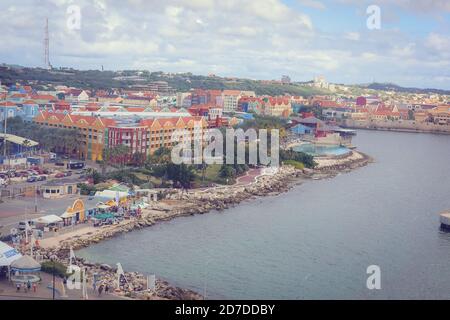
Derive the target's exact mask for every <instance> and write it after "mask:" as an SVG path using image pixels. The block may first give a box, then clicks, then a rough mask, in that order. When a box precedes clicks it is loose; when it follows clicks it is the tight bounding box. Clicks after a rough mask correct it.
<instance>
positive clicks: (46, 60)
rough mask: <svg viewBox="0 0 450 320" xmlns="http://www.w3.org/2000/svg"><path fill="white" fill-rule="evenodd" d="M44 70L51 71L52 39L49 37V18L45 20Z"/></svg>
mask: <svg viewBox="0 0 450 320" xmlns="http://www.w3.org/2000/svg"><path fill="white" fill-rule="evenodd" d="M44 68H45V69H51V68H52V67H51V65H50V37H49V35H48V18H46V19H45V36H44Z"/></svg>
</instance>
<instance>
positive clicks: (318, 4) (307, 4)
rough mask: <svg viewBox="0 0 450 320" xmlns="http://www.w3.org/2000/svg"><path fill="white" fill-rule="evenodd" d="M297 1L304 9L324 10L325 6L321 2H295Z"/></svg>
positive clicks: (301, 0) (299, 0)
mask: <svg viewBox="0 0 450 320" xmlns="http://www.w3.org/2000/svg"><path fill="white" fill-rule="evenodd" d="M297 1H298V2H299V3H300V4H301V5H303V6H305V7H310V8H314V9H319V10H324V9H326V6H325V5H324V4H323V3H322V2H321V1H317V0H297Z"/></svg>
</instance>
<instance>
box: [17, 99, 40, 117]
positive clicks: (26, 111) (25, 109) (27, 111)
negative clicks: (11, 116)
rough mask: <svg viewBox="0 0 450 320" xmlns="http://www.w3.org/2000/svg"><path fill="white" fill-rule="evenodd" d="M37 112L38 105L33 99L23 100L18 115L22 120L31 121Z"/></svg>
mask: <svg viewBox="0 0 450 320" xmlns="http://www.w3.org/2000/svg"><path fill="white" fill-rule="evenodd" d="M38 114H39V105H38V104H37V103H35V102H34V101H25V102H24V103H23V106H22V112H21V113H20V116H21V117H22V119H23V120H24V121H27V122H31V121H32V120H33V118H34V117H36V116H37V115H38Z"/></svg>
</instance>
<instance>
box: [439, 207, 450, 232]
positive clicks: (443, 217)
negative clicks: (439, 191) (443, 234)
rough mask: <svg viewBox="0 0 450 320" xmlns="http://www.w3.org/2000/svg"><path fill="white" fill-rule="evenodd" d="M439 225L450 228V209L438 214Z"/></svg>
mask: <svg viewBox="0 0 450 320" xmlns="http://www.w3.org/2000/svg"><path fill="white" fill-rule="evenodd" d="M440 221H441V227H442V228H444V229H447V230H450V210H447V211H444V212H442V213H441V214H440Z"/></svg>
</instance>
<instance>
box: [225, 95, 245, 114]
mask: <svg viewBox="0 0 450 320" xmlns="http://www.w3.org/2000/svg"><path fill="white" fill-rule="evenodd" d="M240 97H241V91H239V90H224V91H223V92H222V99H223V112H234V111H236V110H237V107H238V101H239V99H240Z"/></svg>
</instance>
